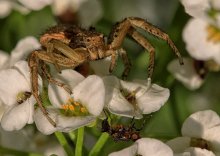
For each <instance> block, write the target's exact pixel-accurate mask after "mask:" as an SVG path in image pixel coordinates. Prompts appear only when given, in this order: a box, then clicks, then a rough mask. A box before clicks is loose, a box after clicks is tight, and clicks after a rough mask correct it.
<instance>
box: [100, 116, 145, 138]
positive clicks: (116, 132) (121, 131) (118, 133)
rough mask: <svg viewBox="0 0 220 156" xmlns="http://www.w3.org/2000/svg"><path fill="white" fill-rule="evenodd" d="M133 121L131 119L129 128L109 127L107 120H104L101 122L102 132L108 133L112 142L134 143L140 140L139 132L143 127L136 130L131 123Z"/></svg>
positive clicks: (120, 126)
mask: <svg viewBox="0 0 220 156" xmlns="http://www.w3.org/2000/svg"><path fill="white" fill-rule="evenodd" d="M133 120H134V119H132V121H131V124H130V125H129V126H124V125H115V126H111V125H110V124H109V122H108V118H106V119H104V120H103V121H102V132H106V133H108V134H109V135H110V136H111V137H112V138H113V140H114V141H130V140H131V141H136V140H138V139H140V138H141V137H140V131H141V130H142V128H143V126H142V127H141V128H139V129H138V128H136V127H135V126H134V123H132V122H133Z"/></svg>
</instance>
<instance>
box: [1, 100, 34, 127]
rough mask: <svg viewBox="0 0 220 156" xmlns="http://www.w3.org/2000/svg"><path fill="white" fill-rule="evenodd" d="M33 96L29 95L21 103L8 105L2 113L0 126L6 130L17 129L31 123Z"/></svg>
mask: <svg viewBox="0 0 220 156" xmlns="http://www.w3.org/2000/svg"><path fill="white" fill-rule="evenodd" d="M34 103H35V99H34V97H33V96H32V97H30V98H29V99H28V100H27V101H25V102H24V103H22V104H18V105H14V106H12V107H10V108H9V109H8V110H6V112H5V113H4V114H3V116H2V119H1V126H2V128H3V129H5V130H7V131H13V130H19V129H21V128H23V127H24V126H25V125H26V124H31V123H33V112H34Z"/></svg>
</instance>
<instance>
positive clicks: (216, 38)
mask: <svg viewBox="0 0 220 156" xmlns="http://www.w3.org/2000/svg"><path fill="white" fill-rule="evenodd" d="M207 32H208V36H207V40H208V41H211V42H213V43H219V42H220V30H219V29H218V28H216V27H214V26H212V25H209V26H208V27H207Z"/></svg>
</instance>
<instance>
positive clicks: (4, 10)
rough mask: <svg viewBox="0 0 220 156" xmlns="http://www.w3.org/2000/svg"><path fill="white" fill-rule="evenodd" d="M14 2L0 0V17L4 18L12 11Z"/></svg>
mask: <svg viewBox="0 0 220 156" xmlns="http://www.w3.org/2000/svg"><path fill="white" fill-rule="evenodd" d="M11 9H12V3H11V2H10V1H6V0H2V1H0V18H4V17H6V16H8V15H9V14H10V13H11Z"/></svg>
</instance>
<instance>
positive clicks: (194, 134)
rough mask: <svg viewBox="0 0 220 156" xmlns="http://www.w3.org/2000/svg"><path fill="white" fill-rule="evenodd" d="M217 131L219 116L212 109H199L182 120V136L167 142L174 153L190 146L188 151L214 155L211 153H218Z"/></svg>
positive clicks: (219, 121)
mask: <svg viewBox="0 0 220 156" xmlns="http://www.w3.org/2000/svg"><path fill="white" fill-rule="evenodd" d="M219 132H220V118H219V116H218V115H217V114H216V113H215V112H214V111H212V110H206V111H199V112H196V113H194V114H192V115H190V116H189V117H188V118H187V119H186V120H185V121H184V123H183V126H182V135H183V137H178V138H175V139H173V140H170V141H168V142H167V144H168V145H169V146H170V147H171V148H172V149H173V150H174V153H183V152H186V151H187V150H189V148H190V149H193V150H191V152H190V153H192V151H194V152H196V153H200V152H201V153H209V154H207V155H214V154H213V153H215V154H216V155H220V135H219V134H220V133H219ZM191 147H194V148H191ZM195 148H199V149H195ZM200 149H203V150H200ZM212 152H213V153H212ZM197 155H198V156H200V155H199V154H197Z"/></svg>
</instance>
